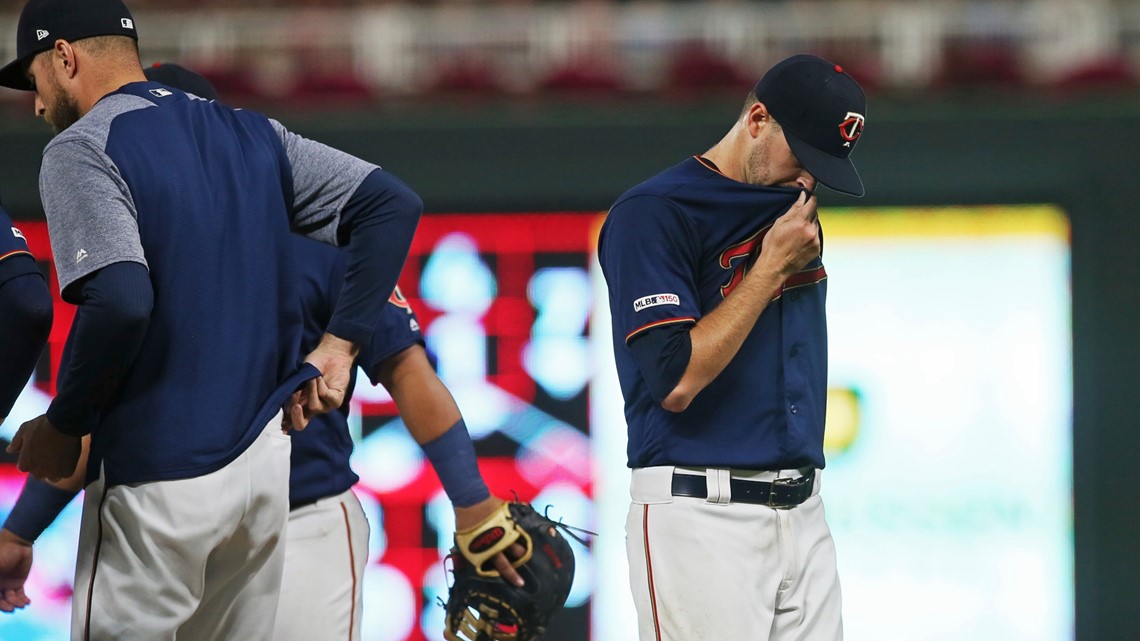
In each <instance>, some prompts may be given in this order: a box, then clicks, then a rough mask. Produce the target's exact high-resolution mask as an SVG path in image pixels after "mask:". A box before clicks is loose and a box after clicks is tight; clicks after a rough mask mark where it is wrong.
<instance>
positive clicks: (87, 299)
mask: <svg viewBox="0 0 1140 641" xmlns="http://www.w3.org/2000/svg"><path fill="white" fill-rule="evenodd" d="M81 287H82V289H81V293H80V300H79V303H80V304H79V310H78V312H77V313H76V317H75V323H74V325H73V326H72V330H71V331H72V337H71V342H72V344H71V359H70V361H69V362H68V365H67V369H66V370H65V371H64V372H63V373H62V375H61V376H60V385H59V391H58V394H57V395H56V397H55V399H54V400H53V401H52V403H51V406H49V407H48V410H47V416H48V420H50V421H51V423H52V425H53V426H54V427H55V428H56V429H58V430H59V431H60V432H63V433H64V434H69V435H72V436H81V435H85V434H89V433H90V432H91V429H92V427H93V423H94V421H95V419H96V418H97V416H98V414H99V412H100V411H101V410H102V408H103V407H104V405H105V404H106V402H107V401H108V400H109V399H110V398H111V397H112V396H114V394H115V393H116V392H117V391H118V389H119V387H120V385H121V384H122V381H123V379H124V378H125V377H126V374H127V371H128V370H129V369H130V366H131V364H132V363H133V362H134V360H135V356H136V355H137V354H138V350H139V348H140V347H141V346H142V342H143V339H144V338H145V337H146V331H147V328H148V327H149V325H150V313H151V310H152V308H153V305H154V291H153V289H152V288H151V284H150V278H149V274H148V272H147V270H146V268H145V267H143V266H142V265H140V264H138V263H130V262H127V263H115V264H113V265H109V266H107V267H104V268H103V269H101V270H99V271H98V272H96V273H95V274H94V275H92V277H90V278H89V279H88V280H87V281H85V282H84V283H83V284H82V285H81Z"/></svg>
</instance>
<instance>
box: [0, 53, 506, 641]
mask: <svg viewBox="0 0 1140 641" xmlns="http://www.w3.org/2000/svg"><path fill="white" fill-rule="evenodd" d="M145 74H146V76H147V78H148V79H150V80H153V81H156V82H160V83H162V84H164V85H166V86H167V87H171V88H175V89H181V90H185V91H187V92H193V94H194V95H197V96H199V97H202V98H206V99H210V100H215V99H217V94H216V92H215V91H214V88H213V87H212V86H211V85H210V84H209V82H208V81H207V80H206V79H205V78H203V77H201V76H200V75H198V74H196V73H194V72H192V71H189V70H187V69H185V68H183V67H181V66H179V65H174V64H162V65H154V66H152V67H149V68H147V69H146V70H145ZM292 240H293V244H294V245H295V247H294V260H295V261H296V264H297V266H298V268H299V271H300V276H301V281H300V283H301V287H300V303H301V311H302V315H303V319H304V335H303V337H302V344H301V349H302V352H303V353H307V350H309V349H311V348H312V347H315V346H316V344H317V343H318V342H319V340H320V337H321V332H322V328H323V327H325V326H326V325H327V324H328V322H329V320H330V316H331V314H332V313H333V311H334V309H335V307H336V301H337V298H338V297H339V295H340V283H342V282H343V280H344V273H345V269H346V267H347V262H346V259H347V255H346V254H345V253H344V252H342V251H338V250H337V249H335V248H332V247H329V246H327V245H324V244H321V243H317V242H314V241H311V240H308V239H305V238H302V237H299V236H295V237H294V238H293V239H292ZM388 303H389V304H388V305H385V306H384V307H383V310H382V312H381V314H380V316H379V319H378V322H377V324H376V329H375V332H374V334H373V338H372V342H371V344H370V345H369V346H367V347H365V348H364V349H362V350H361V353H360V355H359V357H358V358H357V363H358V364H359V365H361V366H362V367H364V368H365V371H366V373H367V374H368V376H369V378H370V379H371V380H372V382H373V384H383V385H384V386H385V388H386V389H387V390H388V391H389V393H390V394H391V395H392V397H393V400H394V401H395V402H396V405H397V408H398V409H399V411H400V413H401V415H402V417H403V419H404V422H405V424H406V425H407V427H408V429H409V432H410V433H411V434H412V436H413V438H415V439H416V440H417V441H418V442H419V443H421V444H422V445H423V448H424V451H425V453H427V454H428V458H429V460H430V461H431V462H432V464H433V465H434V466H435V469H436V470H437V474H438V475H439V477H440V479H441V481H442V482H443V485H444V489H445V491H447V493H448V495H449V497H450V498H451V499H452V501H453V503H454V505H455V506H456V508H455V509H456V523H457V526H458V527H459V528H460V529H464V528H467V527H471V526H474V525H475V524H476V523H478V522H479V521H480V520H482V518H483V517H485V516H486V515H488V514H490V513H492V512H494V511H495V509H496V508H498V506H499V505H500V504H501V501H500V500H499V499H497V498H493V497H491V496H490V494H489V492H488V490H487V488H486V485H485V484H484V483H483V481H482V477H481V476H480V474H479V470H478V467H477V466H476V463H475V458H474V447H473V445H472V443H471V440H470V436H469V435H468V433H467V430H466V426H465V425H464V424H463V420H462V417H461V416H460V413H459V409H458V407H457V406H456V405H455V401H454V399H453V398H452V397H451V395H450V393H449V392H448V391H447V389H446V387H444V385H443V383H442V381H440V380H439V378H438V376H437V375H436V374H435V371H434V370H433V369H432V367H431V365H430V363H429V361H428V359H427V355H426V353H425V351H424V348H423V336H422V334H421V333H420V330H419V324H418V322H417V320H416V317H415V314H414V313H413V312H412V310H411V308H410V306H409V305H408V303H407V301H406V300H405V299H404V298H403V296H402V295H401V294H400V293H399V290H398V289H397V290H395V292H394V293H393V294H392V295H391V296H390V297H389V299H388ZM354 385H355V370H354V371H353V374H352V381H351V382H350V384H349V386H348V390H347V391H346V394H345V400H344V403H343V404H342V405H341V406H340V408H339V409H338V410H336V411H334V412H331V413H327V414H319V415H316V416H314V417H313V418H312V420H311V421H310V422H309V425H308V427H307V428H306V429H305V430H304V431H301V432H296V433H294V434H293V439H292V446H293V447H292V454H291V462H292V466H291V474H290V482H289V486H290V513H289V520H288V526H287V529H286V532H287V534H286V540H285V570H284V573H283V578H282V581H281V586H280V591H281V603H280V606H279V608H278V611H277V612H278V614H277V622H276V626H275V629H276V632H275V633H274V639H278V640H285V641H288V640H290V639H298V640H302V639H303V640H306V641H313V640H318V641H319V640H320V639H330V640H333V639H336V640H340V639H345V638H349V639H359V638H361V625H360V621H361V611H362V607H363V599H362V589H361V585H362V582H363V575H364V568H365V565H366V561H367V555H368V534H369V527H368V522H367V520H366V518H365V516H364V511H363V509H362V507H361V505H360V502H359V500H358V499H357V498H356V495H355V494H353V492H352V490H351V488H352V486H353V485H355V483H356V482H357V481H358V480H359V479H358V477H357V476H356V474H355V473H353V471H352V469H351V468H350V466H349V458H350V455H351V453H352V440H351V437H350V435H349V431H348V423H347V416H348V407H349V404H348V401H349V400H350V398H351V393H352V389H353V387H354ZM81 465H82V463H81ZM33 482H37V481H35V480H34V479H33V480H30V481H29V486H28V487H27V488H26V489H25V490H24V492H23V493H21V496H20V498H19V499H18V500H17V502H16V506H15V508H14V509H13V513H12V516H10V517H9V519H8V522H6V523H5V525H4V530H0V586H3V585H4V582H8V583H10V584H12V585H13V586H15V587H14V589H18V590H19V594H20V595H21V596H23V591H22V587H23V582H24V580H25V579H26V578H27V575H28V572H29V570H30V566H31V556H30V555H31V543H32V542H34V541H35V539H36V538H37V537H38V536H39V534H40V533H42V532H43V530H44V529H46V527H47V526H48V525H49V524H50V523H51V522H52V521H53V520H54V519H55V518H56V517H57V516H58V514H59V513H60V512H61V511H62V509H63V507H65V506H66V504H67V501H68V500H69V499H70V498H71V497H72V496H74V494H75V493H77V492H78V490H79V489H80V485H81V484H80V483H76V482H75V480H74V479H73V480H69V481H67V482H64V483H61V484H58V485H59V486H60V487H61V489H58V490H56V492H57V493H53V494H50V495H46V496H45V494H47V493H46V492H43V491H41V492H39V493H32V492H30V491H29V488H30V487H31V484H32V483H33ZM37 483H42V482H37ZM45 485H46V484H45ZM49 487H51V486H49ZM5 537H7V538H5ZM496 567H498V568H500V569H501V571H503V572H504V575H505V576H506V578H507V579H508V580H512V581H515V582H516V583H518V582H520V581H521V580H520V579H519V578H518V573H517V572H516V571H515V570H514V568H512V567H511V565H510V563H509V562H507V560H506V558H505V557H501V555H500V558H497V559H496ZM26 603H27V598H26V596H24V597H23V602H22V604H26ZM22 604H17V605H14V606H13V607H22ZM4 605H5V603H4V601H3V600H2V599H0V609H3V608H4ZM8 610H9V611H10V610H11V607H9V608H8Z"/></svg>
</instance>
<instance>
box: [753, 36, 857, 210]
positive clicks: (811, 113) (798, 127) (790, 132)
mask: <svg viewBox="0 0 1140 641" xmlns="http://www.w3.org/2000/svg"><path fill="white" fill-rule="evenodd" d="M756 98H758V99H759V100H760V102H762V103H764V105H765V106H766V107H768V112H769V113H771V114H772V117H773V118H775V119H776V122H778V123H780V126H781V127H783V129H784V138H785V139H787V141H788V146H789V147H791V148H792V153H794V154H795V155H796V160H798V161H799V162H800V164H801V165H803V166H804V169H807V170H808V173H810V174H811V175H812V176H814V177H815V179H816V180H817V181H819V182H820V183H821V184H823V185H825V186H827V187H830V188H831V189H834V190H835V191H838V192H841V193H844V194H850V195H852V196H862V195H863V181H862V180H860V178H859V173H858V172H857V171H855V165H853V164H852V163H851V158H850V155H851V150H853V149H854V148H855V143H857V142H858V141H859V137H860V136H861V135H862V134H863V123H864V121H865V120H866V116H867V98H866V96H864V95H863V89H862V88H861V87H859V83H857V82H855V79H854V78H852V77H851V76H850V75H848V74H847V72H845V71H843V67H840V66H839V65H837V64H833V63H830V62H828V61H826V60H824V59H823V58H819V57H817V56H811V55H807V54H799V55H795V56H792V57H790V58H785V59H784V60H781V61H780V62H778V63H776V66H774V67H772V68H771V69H769V70H768V73H765V74H764V77H763V78H761V79H760V82H758V83H757V84H756Z"/></svg>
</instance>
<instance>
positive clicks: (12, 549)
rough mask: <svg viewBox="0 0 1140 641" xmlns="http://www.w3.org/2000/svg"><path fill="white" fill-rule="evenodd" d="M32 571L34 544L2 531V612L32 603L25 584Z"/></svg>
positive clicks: (0, 534) (0, 536)
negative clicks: (26, 592)
mask: <svg viewBox="0 0 1140 641" xmlns="http://www.w3.org/2000/svg"><path fill="white" fill-rule="evenodd" d="M31 570H32V544H31V543H29V542H28V541H25V540H24V539H21V538H20V537H18V536H16V535H15V534H12V533H11V532H9V531H8V530H0V612H13V611H15V610H18V609H20V608H22V607H24V606H26V605H28V604H30V603H31V602H32V600H31V599H29V598H28V595H27V594H25V593H24V582H25V581H27V580H28V573H29V572H31Z"/></svg>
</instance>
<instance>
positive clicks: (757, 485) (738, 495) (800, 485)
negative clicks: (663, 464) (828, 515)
mask: <svg viewBox="0 0 1140 641" xmlns="http://www.w3.org/2000/svg"><path fill="white" fill-rule="evenodd" d="M814 480H815V470H812V471H811V472H810V473H808V474H806V475H804V476H801V477H799V478H794V479H776V480H774V481H772V482H771V483H769V482H767V481H749V480H746V479H731V480H730V481H729V489H730V490H732V502H733V503H753V504H755V505H767V506H768V507H773V508H776V509H777V510H786V509H788V508H793V507H795V506H797V505H799V504H800V503H803V502H804V501H806V500H808V498H810V497H811V490H812V486H814V485H815V483H813V481H814ZM673 496H689V497H692V498H696V499H707V498H708V497H709V489H708V485H707V483H706V481H705V476H704V475H703V474H700V475H697V474H682V473H680V472H673Z"/></svg>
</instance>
